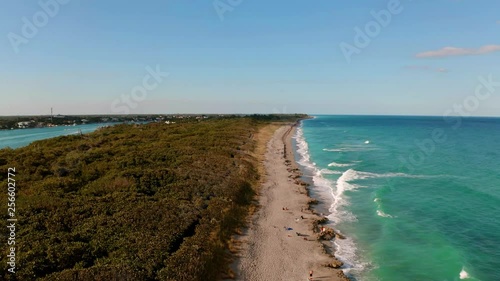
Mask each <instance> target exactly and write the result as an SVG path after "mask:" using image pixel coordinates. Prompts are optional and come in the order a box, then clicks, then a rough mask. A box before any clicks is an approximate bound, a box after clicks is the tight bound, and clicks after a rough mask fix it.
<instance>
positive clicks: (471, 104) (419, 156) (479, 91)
mask: <svg viewBox="0 0 500 281" xmlns="http://www.w3.org/2000/svg"><path fill="white" fill-rule="evenodd" d="M478 80H479V83H478V84H477V86H476V88H475V90H474V94H471V95H469V96H467V97H466V98H465V99H464V100H463V101H462V102H461V103H458V104H454V105H453V106H452V108H450V109H448V110H446V111H445V112H444V114H443V120H444V121H445V122H446V123H447V124H449V125H450V127H451V129H453V130H458V129H459V128H460V127H461V126H462V119H463V118H464V117H470V116H472V113H474V112H475V111H477V110H478V109H479V107H480V105H481V102H484V101H486V100H487V99H489V98H490V97H491V96H492V95H493V94H494V93H496V92H497V90H498V89H500V80H499V81H493V75H492V74H490V75H488V77H487V78H485V77H483V76H480V77H479V78H478ZM447 138H448V136H447V134H446V132H445V131H444V129H441V128H434V130H432V132H431V135H430V137H428V138H426V139H423V140H415V146H416V148H417V149H415V150H416V151H413V152H411V153H410V154H409V155H408V156H407V157H403V156H401V155H400V156H398V159H399V161H400V162H401V164H402V165H403V166H404V167H406V168H407V169H408V170H409V171H410V172H413V171H415V168H416V167H418V166H420V165H423V164H424V163H425V160H426V159H427V157H430V156H431V155H432V154H433V153H434V151H436V148H437V147H438V146H439V145H440V144H443V143H445V142H446V140H447Z"/></svg>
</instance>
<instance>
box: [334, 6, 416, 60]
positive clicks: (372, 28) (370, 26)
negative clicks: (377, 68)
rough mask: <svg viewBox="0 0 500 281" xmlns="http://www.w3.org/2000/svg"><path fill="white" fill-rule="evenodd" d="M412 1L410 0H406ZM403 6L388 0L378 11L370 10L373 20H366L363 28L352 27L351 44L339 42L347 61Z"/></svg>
mask: <svg viewBox="0 0 500 281" xmlns="http://www.w3.org/2000/svg"><path fill="white" fill-rule="evenodd" d="M408 1H412V0H408ZM403 10H404V7H403V6H402V4H401V1H400V0H389V2H388V3H387V8H386V9H382V10H380V11H378V12H377V11H375V10H372V11H371V12H370V14H371V15H372V17H373V20H371V21H369V22H367V23H366V24H365V25H364V27H363V28H360V27H358V26H356V27H354V39H353V44H349V43H347V42H345V41H344V42H342V43H340V44H339V47H340V50H341V51H342V54H343V55H344V58H345V59H346V61H347V63H351V61H352V56H353V55H355V54H356V55H359V54H361V51H362V50H363V49H366V48H367V47H368V46H369V45H370V44H371V42H372V40H373V39H374V38H376V37H377V36H379V34H380V32H382V29H383V28H386V27H387V26H389V24H391V22H392V19H393V16H395V15H399V14H401V12H403Z"/></svg>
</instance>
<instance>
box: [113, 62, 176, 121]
mask: <svg viewBox="0 0 500 281" xmlns="http://www.w3.org/2000/svg"><path fill="white" fill-rule="evenodd" d="M146 72H147V74H146V75H145V76H144V77H143V78H142V84H141V85H138V86H135V87H133V88H132V89H131V90H130V93H129V94H123V95H121V96H120V97H119V98H117V99H115V100H114V101H113V102H112V103H111V111H112V112H113V113H122V114H129V113H130V111H131V110H132V109H135V108H137V106H138V105H139V103H141V102H143V101H144V100H146V98H147V97H148V93H149V92H151V91H154V90H155V89H156V88H158V86H159V85H160V84H161V83H163V81H164V79H165V78H167V77H168V76H169V75H170V74H169V73H168V72H162V71H161V70H160V66H159V65H156V69H153V68H151V67H150V66H146Z"/></svg>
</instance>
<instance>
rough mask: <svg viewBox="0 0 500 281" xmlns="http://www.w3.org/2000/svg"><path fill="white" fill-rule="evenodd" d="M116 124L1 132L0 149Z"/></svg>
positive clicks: (91, 130) (88, 131) (87, 131)
mask: <svg viewBox="0 0 500 281" xmlns="http://www.w3.org/2000/svg"><path fill="white" fill-rule="evenodd" d="M113 124H115V123H99V124H86V125H77V126H58V127H51V128H33V129H17V130H1V131H0V149H2V148H6V147H10V148H18V147H22V146H26V145H28V144H30V143H32V142H34V141H37V140H42V139H49V138H55V137H59V136H67V135H73V134H79V133H80V131H81V132H82V133H84V134H85V133H90V132H93V131H95V130H96V129H97V128H99V127H102V126H109V125H113Z"/></svg>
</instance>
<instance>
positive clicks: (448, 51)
mask: <svg viewBox="0 0 500 281" xmlns="http://www.w3.org/2000/svg"><path fill="white" fill-rule="evenodd" d="M498 51H500V45H486V46H482V47H480V48H478V49H467V48H456V47H444V48H442V49H439V50H435V51H427V52H422V53H418V54H416V55H415V56H416V57H417V58H435V57H450V56H467V55H484V54H488V53H493V52H498Z"/></svg>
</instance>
